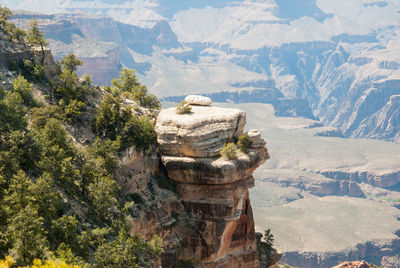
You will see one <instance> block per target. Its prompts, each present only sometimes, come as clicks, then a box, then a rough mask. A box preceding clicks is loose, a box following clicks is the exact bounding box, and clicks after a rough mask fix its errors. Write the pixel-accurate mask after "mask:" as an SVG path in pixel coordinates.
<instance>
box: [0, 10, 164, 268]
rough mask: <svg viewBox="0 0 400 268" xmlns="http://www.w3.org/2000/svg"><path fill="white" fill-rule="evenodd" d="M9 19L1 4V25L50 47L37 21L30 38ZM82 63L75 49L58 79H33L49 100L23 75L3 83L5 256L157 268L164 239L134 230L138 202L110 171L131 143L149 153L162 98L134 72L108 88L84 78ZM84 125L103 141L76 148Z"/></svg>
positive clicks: (1, 237) (0, 163)
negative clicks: (126, 193)
mask: <svg viewBox="0 0 400 268" xmlns="http://www.w3.org/2000/svg"><path fill="white" fill-rule="evenodd" d="M11 15H12V14H11V12H9V10H8V9H6V8H1V6H0V30H1V31H2V32H3V33H5V34H6V35H8V36H11V37H12V38H14V36H15V34H16V32H15V31H17V32H19V31H21V32H20V35H19V37H20V38H19V39H18V40H19V41H20V42H22V41H21V40H24V38H25V36H27V38H26V39H27V40H28V41H29V42H30V43H31V44H32V45H39V46H42V49H43V46H45V45H46V41H45V40H44V39H43V40H44V41H43V40H42V38H43V36H42V35H41V33H40V31H37V23H35V22H33V23H32V24H31V28H30V30H29V31H28V35H26V34H25V33H24V32H23V31H22V30H16V27H15V26H10V25H13V24H11V23H9V22H7V19H8V18H10V17H11ZM10 29H11V30H10ZM32 35H36V37H37V38H36V41H35V39H30V38H29V37H30V36H32ZM32 40H33V41H32ZM35 42H36V43H35ZM80 64H82V62H81V61H80V60H78V59H76V57H75V56H74V55H69V56H67V57H66V58H64V59H63V60H62V61H61V62H60V67H61V68H60V70H61V71H60V74H59V75H58V76H57V77H54V78H53V79H52V81H51V82H50V83H47V82H46V81H45V78H44V77H43V76H33V77H27V78H29V79H31V80H32V81H30V82H35V81H36V82H37V81H38V79H39V78H41V80H40V83H41V85H43V84H46V83H47V86H46V87H47V89H46V90H43V91H42V94H43V95H44V97H45V99H47V101H44V100H39V99H36V98H34V97H33V94H32V86H33V85H32V84H31V83H30V82H28V80H26V79H25V78H24V77H23V76H21V75H19V76H18V77H16V79H15V82H14V86H13V88H0V259H5V258H6V256H10V257H8V259H7V260H5V261H3V262H4V263H5V262H6V261H8V262H10V263H13V264H15V265H32V264H33V262H34V260H35V259H40V260H42V263H43V266H42V264H41V263H40V261H38V260H36V261H35V265H36V266H35V265H34V267H55V266H52V265H53V264H54V263H57V262H58V263H62V262H66V263H68V264H76V265H79V266H82V267H84V266H89V265H90V266H93V267H137V266H141V267H143V266H144V267H146V266H150V265H151V263H152V261H153V260H154V259H155V258H157V257H158V256H159V255H160V254H161V252H162V248H161V246H162V240H161V239H160V238H158V237H154V238H153V239H152V240H151V241H144V240H143V238H141V237H139V236H137V235H131V234H130V233H129V231H130V222H131V219H132V207H133V206H134V203H133V201H132V200H131V199H130V198H129V197H128V196H124V195H122V193H120V187H119V186H118V184H117V183H116V182H115V180H114V179H113V177H112V172H113V170H114V169H115V167H116V165H117V159H118V157H119V154H120V153H121V152H122V151H123V150H124V149H125V148H127V147H131V146H135V147H136V148H137V149H138V150H147V152H149V151H151V148H152V144H153V142H154V130H153V127H154V126H153V122H152V119H151V116H150V115H146V111H150V110H149V109H148V108H152V109H153V108H160V103H159V101H158V100H157V99H156V97H155V96H154V95H149V94H148V93H147V90H146V88H145V87H144V86H142V85H140V83H139V82H138V81H137V78H136V76H135V73H134V71H133V70H128V69H124V70H123V71H122V72H121V76H120V78H119V79H116V80H113V81H112V85H113V86H112V88H108V89H106V92H103V91H102V90H101V89H100V88H98V87H95V86H93V85H92V84H91V80H90V77H88V76H85V77H84V78H79V77H78V76H77V75H76V73H75V71H76V69H77V68H78V66H79V65H80ZM18 71H19V73H20V74H24V71H26V70H24V69H19V70H18ZM127 99H130V100H131V101H128V100H127ZM96 102H97V103H96ZM127 102H128V104H129V105H128V104H127ZM98 103H99V105H98V109H97V108H96V107H97V105H96V104H98ZM144 107H145V108H144ZM148 114H151V111H150V112H149V113H148ZM85 126H89V130H90V129H92V131H93V132H94V133H95V134H96V136H97V138H96V139H95V140H90V139H88V140H87V142H86V143H85V144H79V145H78V144H76V143H75V142H73V139H72V136H71V134H70V131H67V130H70V129H74V128H78V127H85ZM46 260H50V261H48V263H47V264H48V266H45V265H47V264H45V262H46ZM51 260H53V261H51ZM54 265H56V264H54ZM63 265H64V264H63ZM57 267H59V266H57ZM61 267H69V266H68V265H67V264H65V266H61Z"/></svg>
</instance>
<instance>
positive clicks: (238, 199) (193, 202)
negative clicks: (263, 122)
mask: <svg viewBox="0 0 400 268" xmlns="http://www.w3.org/2000/svg"><path fill="white" fill-rule="evenodd" d="M192 108H193V109H192V113H191V114H186V115H177V114H176V113H175V108H170V109H165V110H162V111H161V112H160V114H159V116H158V118H157V123H156V134H157V141H158V143H159V150H160V153H161V162H162V164H163V166H164V168H165V171H166V173H167V175H168V178H169V179H170V180H172V181H174V182H175V183H176V185H177V186H176V191H177V194H178V196H179V198H180V199H181V201H182V204H183V206H184V207H185V209H186V210H187V211H189V213H190V219H187V220H188V221H189V222H191V224H192V225H193V226H195V227H196V230H194V231H192V232H190V233H189V234H188V233H186V234H183V233H182V234H181V236H182V235H183V236H184V238H182V240H183V242H182V243H183V244H184V245H185V247H184V248H183V249H182V250H181V251H180V252H179V255H178V257H177V259H178V260H180V261H185V262H190V263H193V264H194V266H195V267H232V268H235V267H249V268H251V267H259V266H260V264H259V260H258V251H257V245H256V236H255V231H254V220H253V212H252V208H251V205H250V199H249V192H248V189H249V188H250V187H253V186H254V178H253V176H252V173H253V171H254V170H255V169H256V168H257V167H258V166H259V165H261V164H262V163H264V162H265V161H266V160H267V159H268V158H269V155H268V151H267V149H266V148H265V147H264V146H261V145H265V141H264V140H262V138H261V136H260V135H258V134H259V133H256V132H255V135H253V136H254V138H255V139H257V141H258V142H257V148H256V147H252V148H250V149H249V153H247V154H242V153H239V154H238V156H239V157H238V158H237V159H235V160H231V161H228V160H225V159H223V158H220V157H219V156H218V155H219V151H220V149H221V148H222V147H223V146H224V145H225V144H226V143H227V142H233V141H235V140H236V139H237V138H238V136H240V135H242V134H243V128H244V124H245V122H246V116H245V113H244V112H243V111H240V110H237V109H223V108H216V107H204V106H203V107H202V106H193V107H192ZM178 213H179V212H178ZM178 218H179V217H178Z"/></svg>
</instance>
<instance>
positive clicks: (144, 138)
mask: <svg viewBox="0 0 400 268" xmlns="http://www.w3.org/2000/svg"><path fill="white" fill-rule="evenodd" d="M154 138H155V132H154V123H153V122H152V121H151V120H150V119H149V118H148V117H146V116H143V115H132V117H131V118H130V119H129V121H128V122H126V123H125V126H124V128H123V130H122V146H123V148H124V147H125V148H126V147H129V146H132V145H135V146H136V148H138V149H140V150H146V149H148V148H149V147H150V146H151V145H152V144H153V141H154Z"/></svg>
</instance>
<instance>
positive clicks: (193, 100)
mask: <svg viewBox="0 0 400 268" xmlns="http://www.w3.org/2000/svg"><path fill="white" fill-rule="evenodd" d="M185 101H186V102H187V103H189V104H194V105H202V106H210V105H211V103H212V100H211V99H210V98H209V97H204V96H200V95H188V96H186V98H185Z"/></svg>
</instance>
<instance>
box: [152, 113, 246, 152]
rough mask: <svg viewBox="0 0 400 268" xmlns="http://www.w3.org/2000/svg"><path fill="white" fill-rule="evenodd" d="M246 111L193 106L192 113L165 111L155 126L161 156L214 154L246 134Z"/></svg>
mask: <svg viewBox="0 0 400 268" xmlns="http://www.w3.org/2000/svg"><path fill="white" fill-rule="evenodd" d="M245 124H246V115H245V112H243V111H241V110H239V109H227V108H218V107H205V106H193V107H192V113H190V114H185V115H178V114H176V112H175V108H169V109H165V110H163V111H162V112H161V113H160V115H159V116H158V118H157V123H156V126H155V129H156V132H157V142H158V144H159V150H160V153H161V154H162V155H169V156H189V157H214V156H218V155H219V151H220V150H221V148H222V147H223V146H224V145H225V144H226V143H227V142H232V141H233V140H234V139H235V138H237V137H239V136H240V135H242V134H243V128H244V125H245Z"/></svg>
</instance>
